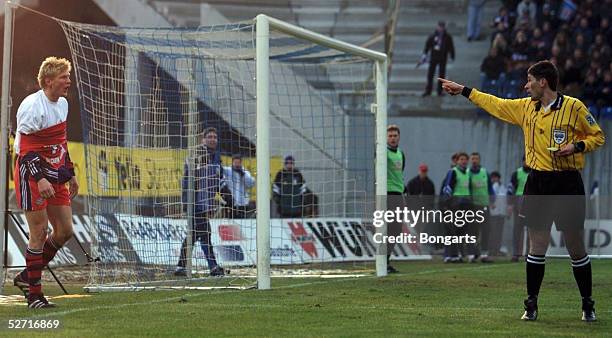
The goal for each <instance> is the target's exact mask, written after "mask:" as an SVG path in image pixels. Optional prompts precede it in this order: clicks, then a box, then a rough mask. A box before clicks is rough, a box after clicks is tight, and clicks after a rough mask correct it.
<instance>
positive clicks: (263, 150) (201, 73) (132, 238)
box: [60, 16, 407, 290]
mask: <svg viewBox="0 0 612 338" xmlns="http://www.w3.org/2000/svg"><path fill="white" fill-rule="evenodd" d="M256 22H260V23H259V25H260V26H259V28H257V24H256ZM261 22H263V24H265V26H262V25H263V24H262V23H261ZM60 23H61V25H62V28H63V29H64V31H65V33H66V36H67V38H68V41H69V46H70V49H71V53H72V61H73V63H74V73H75V75H76V80H77V82H78V89H79V96H80V103H81V112H80V114H81V119H82V123H83V132H84V142H85V154H86V165H87V169H86V170H87V176H88V190H89V198H88V209H89V213H90V216H91V218H92V219H93V223H94V225H93V231H94V233H93V234H92V241H93V242H92V250H93V251H94V255H95V256H99V257H100V258H101V261H100V262H96V263H94V264H92V266H91V272H90V278H89V283H88V286H87V288H88V289H89V290H113V289H140V288H146V287H194V286H197V287H202V286H203V287H241V288H242V287H252V286H256V285H258V284H257V278H259V287H262V288H267V287H269V278H270V276H272V277H274V276H308V275H316V276H319V275H345V274H351V275H354V274H363V273H372V272H373V271H374V270H375V263H374V262H375V260H376V250H377V248H376V245H375V243H373V241H372V232H373V231H374V229H373V228H372V226H371V222H370V221H369V220H370V219H371V217H372V212H373V210H374V208H375V204H376V199H375V196H376V185H375V182H376V152H377V151H380V150H381V146H382V147H383V148H382V149H383V150H384V135H382V137H383V138H382V142H383V143H382V144H381V143H380V142H379V144H378V146H379V147H378V150H377V143H376V136H377V134H378V135H379V137H380V136H381V135H380V133H381V130H382V131H383V132H384V130H385V129H384V128H385V126H384V125H385V124H386V110H385V109H382V108H380V109H378V110H377V109H376V107H377V106H376V103H379V105H378V107H384V105H386V101H384V100H386V99H385V98H384V96H385V95H386V89H385V87H384V86H385V85H386V84H385V81H386V75H385V73H386V69H385V64H386V61H385V57H384V55H382V54H379V53H376V52H372V51H368V50H365V49H361V48H359V47H354V46H351V45H348V44H343V43H340V42H338V41H335V40H332V39H328V38H323V37H321V36H319V35H317V34H314V33H311V32H307V31H304V30H301V29H299V28H297V27H294V26H291V25H288V24H284V23H281V22H279V21H276V20H273V19H269V18H267V17H265V16H259V17H258V19H257V20H253V21H252V22H243V23H236V24H228V25H222V26H211V27H199V28H197V29H166V28H160V29H156V28H121V27H107V26H98V25H87V24H78V23H72V22H64V21H61V22H60ZM262 27H263V28H262ZM266 30H269V33H268V34H266V33H267V32H266ZM317 39H321V41H317ZM353 51H356V52H353ZM377 69H378V72H379V73H378V74H377ZM377 79H378V84H379V86H378V90H379V92H378V100H377V96H376V93H377V91H376V89H377V85H376V83H377ZM381 93H385V94H384V95H382V94H381ZM373 112H377V113H378V116H379V118H377V115H376V114H374V113H373ZM380 116H384V119H383V118H380ZM377 121H378V123H381V122H382V129H381V128H380V127H381V125H380V124H379V125H378V128H379V129H378V133H377V129H376V128H377ZM382 154H384V152H382ZM383 158H384V157H383ZM385 165H386V162H385V163H382V164H379V169H378V170H381V168H383V169H384V168H386V167H385ZM385 170H386V169H385ZM379 189H380V187H379ZM380 191H383V193H384V190H379V192H380ZM258 248H259V250H258ZM400 249H401V250H402V251H404V254H406V250H407V249H404V248H399V249H398V250H400ZM398 252H399V253H400V254H401V251H398ZM266 279H267V282H266ZM196 281H197V283H195V282H196ZM262 283H263V284H262Z"/></svg>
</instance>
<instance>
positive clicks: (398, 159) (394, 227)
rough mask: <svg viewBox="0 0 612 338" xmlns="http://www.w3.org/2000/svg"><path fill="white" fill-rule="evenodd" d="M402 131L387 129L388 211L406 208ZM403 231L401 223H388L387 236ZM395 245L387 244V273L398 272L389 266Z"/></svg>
mask: <svg viewBox="0 0 612 338" xmlns="http://www.w3.org/2000/svg"><path fill="white" fill-rule="evenodd" d="M399 142H400V129H399V127H398V126H397V125H395V124H391V125H389V126H388V127H387V210H395V209H396V208H397V207H399V208H403V207H404V189H405V188H404V168H405V167H406V156H405V155H404V152H403V151H402V150H401V149H400V148H399ZM401 231H402V223H401V222H392V223H387V235H389V236H397V235H399V234H400V233H401ZM394 247H395V243H387V273H396V272H398V271H397V270H396V269H395V268H394V267H392V266H391V265H389V258H390V257H391V254H392V253H393V248H394Z"/></svg>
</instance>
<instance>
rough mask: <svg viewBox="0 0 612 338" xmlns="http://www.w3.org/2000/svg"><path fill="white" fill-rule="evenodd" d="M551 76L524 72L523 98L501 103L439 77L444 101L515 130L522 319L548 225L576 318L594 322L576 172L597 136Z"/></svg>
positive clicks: (531, 315) (533, 306) (538, 280)
mask: <svg viewBox="0 0 612 338" xmlns="http://www.w3.org/2000/svg"><path fill="white" fill-rule="evenodd" d="M558 79H559V73H558V71H557V68H556V67H555V66H554V65H553V64H552V63H551V62H549V61H540V62H537V63H536V64H534V65H532V66H531V67H529V69H528V70H527V84H526V85H525V90H527V93H528V94H529V96H530V97H527V98H522V99H515V100H504V99H500V98H498V97H495V96H493V95H488V94H485V93H481V92H479V91H478V90H476V89H472V88H469V87H466V86H463V85H460V84H457V83H455V82H452V81H449V80H445V79H439V80H440V81H442V87H443V88H444V90H445V91H446V92H448V93H449V94H451V95H457V94H462V95H463V96H465V97H467V98H468V99H469V100H470V101H472V102H473V103H474V104H476V105H477V106H479V107H481V108H482V109H484V110H486V111H487V112H489V114H491V115H493V116H495V117H497V118H499V119H501V120H503V121H506V122H509V123H512V124H516V125H518V126H520V127H521V128H522V129H523V134H524V139H525V161H526V164H527V166H528V167H529V168H531V173H530V174H529V177H528V178H527V183H526V185H525V192H524V194H525V200H524V204H523V207H522V210H521V217H524V218H525V225H526V226H527V228H528V232H529V255H528V256H527V259H526V261H527V265H526V271H527V295H528V297H527V299H526V300H525V313H524V314H523V316H522V319H523V320H536V319H537V315H538V293H539V291H540V285H541V284H542V279H543V278H544V267H545V263H546V258H545V255H546V250H547V248H548V244H549V241H550V229H551V227H552V223H553V222H554V223H555V225H556V227H557V229H558V230H559V231H561V232H562V233H563V237H564V239H565V245H566V247H567V250H568V252H569V255H570V257H571V263H572V268H573V272H574V278H575V279H576V283H577V284H578V289H579V290H580V295H581V296H582V320H583V321H587V322H592V321H595V320H597V319H596V316H595V309H594V304H595V302H594V301H593V300H592V299H591V289H592V281H591V275H592V274H591V261H590V259H589V256H588V255H587V253H586V250H585V247H584V219H585V198H584V183H583V182H582V177H581V175H580V170H581V169H582V168H583V167H584V153H587V152H590V151H593V150H595V149H597V148H598V147H600V146H601V145H603V144H604V134H603V132H602V131H601V128H599V126H598V125H597V122H596V121H595V119H594V118H593V116H592V115H591V114H590V113H589V111H588V109H587V108H586V107H585V105H584V104H583V103H582V102H580V100H578V99H576V98H573V97H570V96H566V95H562V94H561V93H558V92H557V83H558Z"/></svg>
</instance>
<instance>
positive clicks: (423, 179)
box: [405, 163, 436, 233]
mask: <svg viewBox="0 0 612 338" xmlns="http://www.w3.org/2000/svg"><path fill="white" fill-rule="evenodd" d="M428 170H429V168H428V167H427V164H425V163H421V164H419V174H418V175H417V176H415V177H414V178H413V179H411V180H410V181H409V182H408V185H406V190H405V191H406V193H407V194H408V197H407V199H406V200H407V204H408V206H409V207H410V208H411V209H413V210H420V209H421V208H422V207H423V208H425V210H433V208H434V198H435V197H434V195H435V194H436V189H435V187H434V183H433V182H432V181H431V180H430V179H429V177H427V171H428ZM423 226H424V224H422V223H418V224H417V225H416V229H417V231H418V232H419V233H420V232H422V231H424V230H425V229H424V228H423ZM431 230H432V229H428V232H432V231H431Z"/></svg>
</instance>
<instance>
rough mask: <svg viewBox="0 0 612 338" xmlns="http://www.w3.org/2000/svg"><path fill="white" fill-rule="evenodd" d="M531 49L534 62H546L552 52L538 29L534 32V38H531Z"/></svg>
mask: <svg viewBox="0 0 612 338" xmlns="http://www.w3.org/2000/svg"><path fill="white" fill-rule="evenodd" d="M530 48H531V50H532V52H533V53H534V58H533V59H534V60H546V59H548V52H549V51H550V45H548V44H547V43H546V40H545V39H544V37H543V36H542V30H541V29H540V28H536V29H534V30H533V36H532V37H531V43H530Z"/></svg>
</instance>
